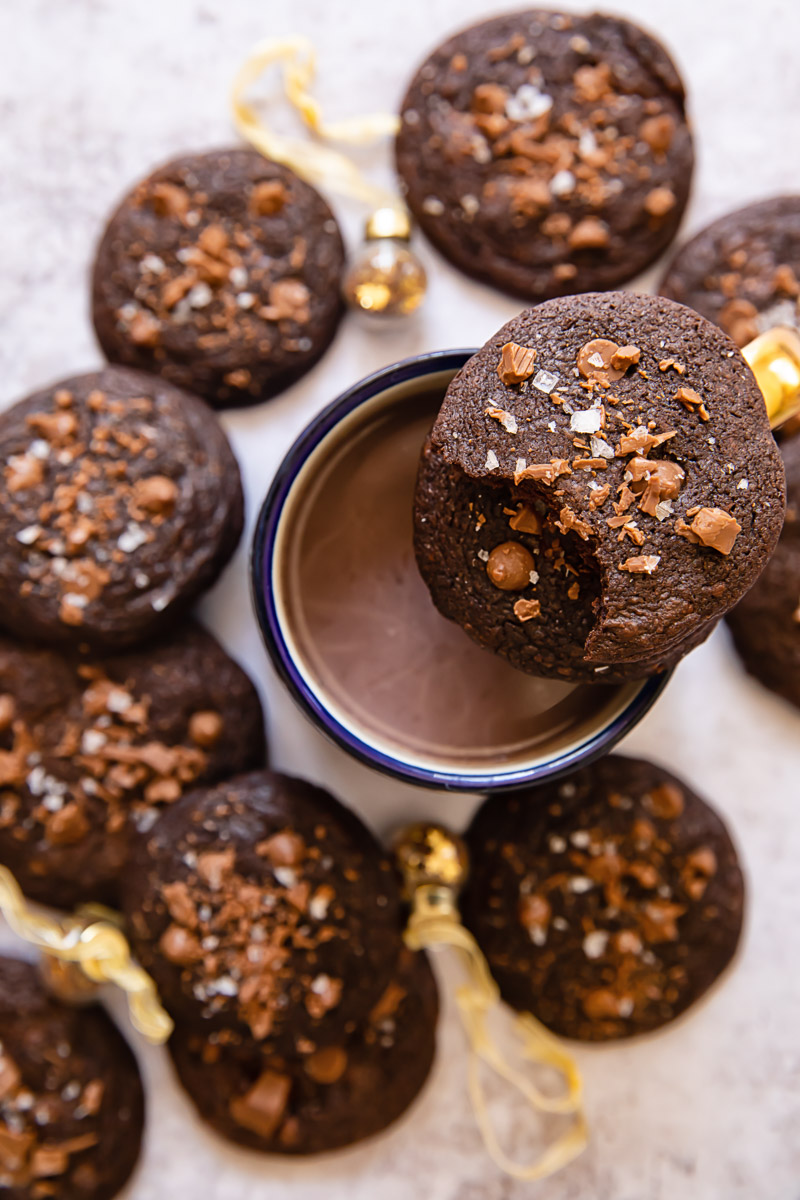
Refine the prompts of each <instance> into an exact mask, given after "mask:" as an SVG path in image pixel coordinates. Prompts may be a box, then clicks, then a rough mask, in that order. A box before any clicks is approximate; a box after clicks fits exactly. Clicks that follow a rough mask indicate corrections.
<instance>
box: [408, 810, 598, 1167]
mask: <svg viewBox="0 0 800 1200" xmlns="http://www.w3.org/2000/svg"><path fill="white" fill-rule="evenodd" d="M395 855H396V858H397V862H398V865H399V867H400V870H401V872H402V873H403V879H404V883H405V890H406V894H407V897H408V899H409V900H410V902H411V905H412V911H411V916H410V917H409V920H408V925H407V928H406V932H405V941H406V945H407V946H408V947H409V948H410V949H412V950H423V949H429V950H430V949H435V948H441V947H443V946H449V947H451V948H453V949H454V950H456V951H457V952H458V954H459V957H460V959H461V962H462V965H463V967H464V970H465V974H466V982H465V983H463V984H462V985H461V986H460V987H459V988H458V989H457V990H456V997H455V998H456V1003H457V1005H458V1008H459V1012H460V1014H461V1020H462V1022H463V1025H464V1031H465V1033H466V1036H467V1041H468V1043H469V1057H468V1083H469V1093H470V1099H471V1101H472V1107H473V1109H474V1112H475V1116H476V1119H477V1121H478V1125H479V1127H480V1131H481V1135H482V1137H483V1140H484V1143H485V1145H486V1148H487V1150H488V1151H489V1154H490V1155H491V1157H492V1158H493V1160H494V1161H495V1163H496V1164H497V1165H498V1166H499V1167H500V1168H501V1169H502V1170H503V1171H505V1172H506V1174H508V1175H512V1176H513V1177H514V1178H515V1179H522V1180H527V1181H532V1180H536V1179H544V1178H545V1176H547V1175H552V1174H553V1172H554V1171H558V1170H560V1169H561V1168H562V1167H565V1166H566V1165H567V1164H568V1163H570V1162H572V1160H573V1159H574V1158H575V1157H577V1155H579V1154H580V1153H581V1152H582V1151H583V1150H584V1148H585V1147H586V1144H587V1141H588V1133H587V1126H586V1118H585V1116H584V1112H583V1104H582V1091H583V1085H582V1082H581V1077H580V1073H579V1071H578V1068H577V1066H576V1064H575V1062H574V1060H573V1059H572V1057H571V1056H570V1055H569V1054H568V1053H567V1052H566V1050H564V1049H563V1047H562V1045H561V1043H560V1041H559V1040H558V1039H557V1038H555V1037H554V1036H553V1035H552V1034H551V1033H550V1031H549V1030H547V1029H545V1027H544V1026H543V1025H541V1024H540V1023H539V1022H538V1021H537V1020H536V1019H535V1018H534V1017H532V1016H531V1015H530V1013H524V1014H522V1015H518V1016H516V1018H515V1022H514V1026H515V1032H516V1034H517V1037H518V1039H519V1042H520V1053H521V1056H522V1057H523V1058H524V1059H527V1060H528V1061H529V1062H530V1063H535V1064H537V1065H540V1066H546V1067H549V1068H552V1069H553V1070H555V1071H556V1072H557V1073H558V1074H560V1075H561V1077H562V1079H563V1081H564V1090H563V1092H562V1094H561V1095H560V1096H551V1095H549V1094H546V1093H544V1092H542V1091H541V1090H540V1089H539V1088H537V1087H536V1085H535V1084H534V1083H533V1082H532V1081H531V1079H530V1078H529V1077H528V1075H527V1073H524V1072H523V1071H520V1070H518V1069H517V1068H516V1067H515V1066H513V1065H512V1064H511V1063H510V1062H509V1061H508V1060H507V1059H506V1058H505V1057H504V1055H503V1053H502V1051H501V1049H500V1048H499V1046H498V1045H497V1044H496V1043H495V1042H494V1040H493V1039H492V1036H491V1034H490V1032H489V1028H488V1023H487V1017H488V1014H489V1012H490V1010H491V1009H492V1008H493V1007H494V1006H495V1005H498V1004H500V1003H501V1001H500V993H499V991H498V988H497V984H496V983H495V982H494V980H493V979H492V976H491V974H490V972H489V967H488V964H487V962H486V959H485V958H484V957H483V954H482V953H481V951H480V949H479V948H478V945H477V943H476V941H475V939H474V938H473V936H472V934H471V933H470V932H469V931H468V930H467V929H465V928H464V926H463V925H462V924H461V919H460V917H459V912H458V892H459V889H460V888H461V887H462V886H463V884H464V881H465V880H466V877H467V871H468V857H467V852H466V848H465V846H464V843H463V842H462V841H461V839H460V838H458V837H456V836H455V834H452V833H450V831H449V830H447V829H445V828H444V827H443V826H441V825H436V824H432V823H423V824H417V825H410V826H408V827H407V828H406V829H403V830H401V831H400V832H399V833H398V835H397V837H396V838H395ZM482 1064H483V1066H484V1067H488V1068H490V1069H491V1070H493V1071H494V1072H495V1073H496V1074H497V1075H499V1076H500V1077H501V1078H502V1079H504V1080H505V1081H506V1082H507V1083H508V1084H510V1085H511V1087H513V1088H515V1089H516V1090H517V1091H518V1092H519V1093H520V1095H521V1096H522V1098H523V1099H524V1100H525V1101H526V1102H527V1103H528V1105H529V1106H530V1107H531V1108H532V1109H534V1110H536V1111H537V1112H544V1113H550V1114H560V1115H562V1116H566V1117H570V1118H571V1121H570V1124H569V1125H568V1127H567V1128H566V1130H565V1131H564V1132H563V1133H562V1134H560V1135H559V1136H558V1137H557V1138H556V1139H555V1140H554V1141H552V1142H551V1143H550V1144H549V1145H548V1146H546V1147H545V1149H544V1150H543V1151H542V1153H541V1154H540V1155H539V1157H538V1158H537V1159H535V1161H534V1162H532V1163H518V1162H515V1161H514V1160H513V1159H511V1158H510V1157H509V1156H508V1155H507V1154H506V1153H505V1151H504V1150H503V1149H502V1147H501V1146H500V1143H499V1140H498V1138H497V1134H496V1132H495V1129H494V1126H493V1125H492V1121H491V1117H490V1114H489V1108H488V1105H487V1103H486V1097H485V1093H484V1088H483V1082H482V1077H481V1065H482Z"/></svg>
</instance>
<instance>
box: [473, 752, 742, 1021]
mask: <svg viewBox="0 0 800 1200" xmlns="http://www.w3.org/2000/svg"><path fill="white" fill-rule="evenodd" d="M466 840H467V845H468V847H469V851H470V855H471V870H470V876H469V880H468V883H467V887H466V890H465V892H464V896H463V898H462V912H463V915H464V920H465V922H466V924H467V925H468V926H469V928H470V929H471V930H472V932H473V933H474V934H475V937H476V938H477V940H478V943H479V944H480V947H481V949H482V950H483V952H484V954H485V955H486V957H487V959H488V961H489V966H490V968H491V971H492V974H493V975H494V977H495V979H496V981H497V983H498V986H499V987H500V990H501V992H502V994H503V997H504V998H505V999H506V1000H507V1001H508V1003H509V1004H511V1005H512V1006H513V1007H514V1008H516V1009H518V1010H520V1011H530V1012H532V1013H533V1014H534V1016H536V1017H538V1018H539V1020H540V1021H543V1022H544V1024H545V1025H547V1026H549V1028H550V1029H552V1030H553V1031H554V1032H555V1033H558V1034H561V1035H562V1036H563V1037H571V1038H579V1039H580V1040H581V1041H606V1040H608V1039H611V1038H622V1037H631V1036H633V1035H634V1034H637V1033H646V1032H648V1031H649V1030H652V1029H657V1028H658V1027H659V1026H661V1025H665V1024H666V1023H667V1022H668V1021H672V1020H673V1019H674V1018H675V1017H677V1016H679V1015H680V1013H682V1012H684V1011H685V1010H686V1009H687V1008H689V1006H690V1005H692V1004H694V1002H695V1001H696V1000H698V999H699V998H700V997H701V996H702V995H703V994H704V992H705V991H706V990H707V989H708V988H709V987H710V986H711V985H712V983H714V982H715V980H716V979H717V978H718V977H719V975H720V974H721V973H722V972H723V971H724V969H725V968H726V967H727V965H728V963H729V962H730V960H731V958H732V957H733V954H734V951H735V950H736V946H737V944H738V941H739V934H740V932H741V927H742V913H743V905H744V883H743V879H742V872H741V869H740V867H739V863H738V860H737V857H736V851H735V849H734V846H733V843H732V842H731V839H730V837H729V835H728V832H727V830H726V828H725V826H724V825H723V823H722V821H721V820H720V818H719V817H718V816H717V814H716V813H715V812H714V810H713V809H711V808H710V807H709V806H708V805H707V804H706V803H705V802H704V801H703V800H701V799H700V798H699V797H698V796H696V795H695V794H694V793H693V792H692V791H691V790H690V789H689V788H688V787H687V786H686V784H685V783H683V782H681V781H680V780H678V779H676V778H675V777H674V776H673V775H671V774H670V773H669V772H668V771H665V770H663V768H661V767H658V766H656V765H655V764H653V763H649V762H644V761H642V760H639V759H633V758H623V757H621V756H616V755H613V756H611V757H610V758H605V759H603V760H602V761H600V762H598V763H595V764H594V766H592V767H588V768H584V769H583V770H581V771H577V772H576V773H575V774H574V775H572V776H570V777H569V778H568V779H566V780H564V781H562V782H560V783H549V784H545V785H544V786H543V787H539V788H536V789H533V790H530V791H523V792H515V793H514V794H513V795H495V796H493V797H491V798H490V799H489V800H487V801H486V802H485V803H484V804H483V806H482V807H481V808H480V809H479V810H478V812H477V814H476V815H475V817H474V818H473V820H472V823H471V825H470V827H469V829H468V831H467V833H466Z"/></svg>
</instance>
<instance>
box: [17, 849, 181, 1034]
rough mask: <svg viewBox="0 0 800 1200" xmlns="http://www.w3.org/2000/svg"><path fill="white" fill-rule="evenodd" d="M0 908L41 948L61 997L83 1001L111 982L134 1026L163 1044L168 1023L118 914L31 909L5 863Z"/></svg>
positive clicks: (50, 979) (48, 977)
mask: <svg viewBox="0 0 800 1200" xmlns="http://www.w3.org/2000/svg"><path fill="white" fill-rule="evenodd" d="M0 912H2V914H3V916H4V917H5V919H6V921H7V923H8V925H9V927H10V928H11V929H12V930H13V932H14V933H16V934H17V936H18V937H20V938H22V939H23V941H26V942H29V943H30V945H32V946H37V947H38V948H39V949H40V950H41V951H42V953H43V956H44V960H43V962H44V967H43V974H44V978H45V980H46V981H47V982H49V983H52V985H53V990H54V991H55V992H56V994H57V995H59V996H60V997H61V998H62V999H65V1000H69V1001H71V1002H73V1003H74V1002H83V1001H86V1000H88V999H91V997H92V994H93V993H96V991H97V988H98V986H99V985H100V984H102V983H114V984H116V985H117V987H120V988H122V990H123V991H124V992H125V993H126V994H127V997H128V1010H129V1012H130V1016H131V1021H132V1023H133V1025H134V1026H135V1028H136V1029H138V1030H139V1032H140V1033H141V1034H142V1035H143V1036H144V1037H146V1038H147V1040H148V1041H150V1042H156V1043H161V1042H166V1040H167V1038H168V1037H169V1035H170V1034H171V1033H172V1021H171V1019H170V1017H169V1016H168V1015H167V1013H166V1012H165V1011H164V1009H163V1008H162V1007H161V1004H160V1003H159V999H158V995H157V993H156V988H155V984H154V983H153V981H152V979H151V978H150V976H149V975H148V974H147V972H146V971H144V970H142V968H141V967H140V966H138V964H137V963H135V962H133V960H132V959H131V952H130V947H129V946H128V942H127V940H126V938H125V935H124V933H123V932H122V930H121V929H120V928H119V918H118V917H117V915H116V913H112V912H111V911H110V910H109V909H102V908H100V907H99V906H91V907H89V906H87V908H86V909H84V910H79V911H78V912H77V913H76V914H75V915H74V916H72V917H66V916H65V917H52V916H49V915H48V914H47V913H43V912H38V911H35V910H34V909H32V908H31V907H30V906H29V905H28V903H27V901H26V899H25V897H24V896H23V894H22V891H21V890H20V887H19V884H18V883H17V881H16V879H15V878H14V876H13V875H12V874H11V872H10V871H9V870H8V868H7V867H0ZM98 916H99V917H100V919H98ZM109 918H110V919H109Z"/></svg>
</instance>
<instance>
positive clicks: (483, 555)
mask: <svg viewBox="0 0 800 1200" xmlns="http://www.w3.org/2000/svg"><path fill="white" fill-rule="evenodd" d="M478 558H479V559H480V560H481V562H488V561H489V551H488V550H479V551H478Z"/></svg>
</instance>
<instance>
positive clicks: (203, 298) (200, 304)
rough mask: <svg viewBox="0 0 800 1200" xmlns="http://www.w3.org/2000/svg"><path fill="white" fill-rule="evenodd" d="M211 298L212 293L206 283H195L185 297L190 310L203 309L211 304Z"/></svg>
mask: <svg viewBox="0 0 800 1200" xmlns="http://www.w3.org/2000/svg"><path fill="white" fill-rule="evenodd" d="M213 297H214V293H213V292H212V291H211V288H210V287H209V286H208V284H207V283H196V284H195V285H194V287H193V288H191V289H190V291H189V292H188V293H187V296H186V298H187V300H188V301H189V307H190V308H205V307H206V305H208V304H210V303H211V301H212V299H213Z"/></svg>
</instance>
